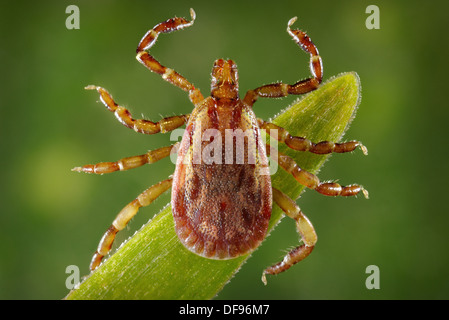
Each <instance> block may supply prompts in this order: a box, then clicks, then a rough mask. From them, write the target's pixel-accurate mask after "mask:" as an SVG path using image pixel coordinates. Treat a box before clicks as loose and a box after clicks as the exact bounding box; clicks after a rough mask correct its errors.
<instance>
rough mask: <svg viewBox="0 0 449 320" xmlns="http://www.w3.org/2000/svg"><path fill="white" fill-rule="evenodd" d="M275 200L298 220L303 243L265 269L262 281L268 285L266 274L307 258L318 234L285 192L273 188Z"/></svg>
mask: <svg viewBox="0 0 449 320" xmlns="http://www.w3.org/2000/svg"><path fill="white" fill-rule="evenodd" d="M273 201H274V202H275V203H276V204H277V205H278V206H279V207H280V208H281V209H282V210H283V211H284V212H285V214H286V215H287V216H289V217H290V218H292V219H294V220H295V221H296V229H297V230H298V233H299V234H300V235H301V238H302V242H303V244H302V245H300V246H298V247H296V248H295V249H293V250H291V251H290V252H289V253H287V255H286V256H285V257H284V259H283V260H282V261H281V262H279V263H277V264H275V265H273V266H271V267H269V268H267V269H265V270H264V271H263V273H262V282H263V283H264V284H265V285H266V284H267V279H266V274H278V273H281V272H284V271H285V270H287V269H289V268H290V267H291V266H292V265H294V264H295V263H298V262H299V261H301V260H303V259H305V258H306V257H307V256H308V255H309V254H310V253H311V252H312V250H313V248H314V247H315V244H316V241H317V235H316V233H315V229H314V228H313V225H312V223H311V222H310V221H309V219H307V217H306V216H305V215H304V214H303V213H302V211H301V209H300V208H299V207H298V206H297V205H296V203H295V202H294V201H293V200H292V199H290V198H289V197H288V196H287V195H286V194H285V193H283V192H282V191H279V190H277V189H275V188H273Z"/></svg>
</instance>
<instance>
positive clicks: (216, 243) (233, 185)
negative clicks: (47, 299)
mask: <svg viewBox="0 0 449 320" xmlns="http://www.w3.org/2000/svg"><path fill="white" fill-rule="evenodd" d="M190 13H191V18H192V19H191V20H190V21H188V20H186V19H184V18H172V19H169V20H167V21H165V22H162V23H160V24H158V25H156V26H155V27H154V28H153V29H151V30H150V31H148V32H147V33H146V34H145V36H144V37H143V38H142V40H141V41H140V43H139V45H138V47H137V56H136V58H137V60H138V61H139V62H140V63H142V64H143V65H144V66H145V67H146V68H148V69H149V70H151V71H153V72H155V73H158V74H160V75H161V76H162V78H163V79H164V80H166V81H168V82H170V83H172V84H173V85H175V86H177V87H179V88H181V89H182V90H184V91H186V92H187V93H188V96H189V99H190V101H191V102H192V103H193V105H194V109H193V111H192V113H191V114H189V115H181V116H174V117H169V118H165V119H162V120H160V121H159V122H152V121H149V120H143V119H134V118H132V116H131V114H130V113H129V111H128V110H127V109H125V108H123V107H121V106H119V105H118V104H117V103H116V102H115V101H114V99H113V98H112V96H111V95H110V94H109V93H108V92H107V91H106V90H105V89H103V88H102V87H98V86H87V87H86V89H89V90H97V91H98V93H99V94H100V99H101V101H102V102H103V104H104V105H105V106H106V108H107V109H108V110H109V111H111V112H113V113H114V114H115V116H116V117H117V119H118V120H119V121H120V122H121V123H122V124H123V125H125V126H126V127H128V128H131V129H133V130H135V131H136V132H140V133H144V134H155V133H159V132H168V131H171V130H174V129H176V128H178V127H180V126H182V125H184V124H185V125H186V130H185V132H184V135H183V138H182V140H181V142H180V143H179V144H174V145H171V146H167V147H164V148H160V149H157V150H152V151H148V152H147V153H145V154H142V155H139V156H132V157H127V158H123V159H121V160H119V161H115V162H102V163H98V164H95V165H85V166H83V167H76V168H74V169H73V170H74V171H79V172H87V173H96V174H103V173H109V172H114V171H123V170H128V169H133V168H137V167H139V166H142V165H144V164H150V163H153V162H155V161H159V160H161V159H163V158H165V157H168V156H169V155H170V153H171V152H177V153H178V157H177V163H176V168H175V172H174V174H173V176H172V177H169V178H168V179H166V180H164V181H162V182H160V183H158V184H156V185H154V186H151V187H150V188H148V189H146V190H145V191H143V192H142V193H141V194H140V195H139V196H137V198H136V199H134V200H133V201H131V202H130V203H129V204H127V205H126V206H125V207H124V208H123V209H122V210H121V211H120V212H119V213H118V215H117V217H116V218H115V220H114V221H113V223H112V225H111V226H110V227H109V228H108V229H107V231H106V232H105V234H104V236H103V238H102V239H101V241H100V243H99V245H98V248H97V251H96V252H95V254H94V256H93V258H92V262H91V265H90V268H91V270H95V269H96V268H97V267H98V266H99V265H100V263H101V261H102V259H103V257H104V256H105V255H107V254H108V253H109V251H110V250H111V247H112V244H113V241H114V239H115V236H116V234H117V232H119V231H120V230H122V229H123V228H124V227H125V226H126V225H127V224H128V222H129V221H130V220H131V219H132V218H133V217H134V216H135V215H136V213H137V212H138V210H139V208H141V207H143V206H148V205H149V204H150V203H151V202H152V201H153V200H154V199H156V198H157V197H158V196H159V195H160V194H162V193H163V192H165V191H167V190H169V189H170V188H171V191H172V196H171V204H172V211H173V218H174V222H175V230H176V233H177V235H178V237H179V240H180V241H181V242H182V243H183V244H184V246H185V247H186V248H187V249H189V250H190V251H192V252H194V253H195V254H198V255H201V256H203V257H205V258H211V259H232V258H235V257H238V256H241V255H244V254H247V253H249V252H251V251H252V250H254V249H255V248H257V247H258V246H259V245H260V243H261V242H262V241H263V239H264V238H265V236H266V232H267V228H268V223H269V220H270V217H271V211H272V206H273V203H275V204H276V205H278V206H279V207H280V208H281V209H282V210H283V211H284V212H285V214H286V215H287V216H289V217H291V218H292V219H294V220H295V221H296V228H297V231H298V233H299V234H300V236H301V242H302V243H301V244H300V245H299V246H298V247H296V248H295V249H293V250H291V251H290V252H288V253H287V255H286V256H285V257H284V259H283V260H282V261H281V262H279V263H277V264H275V265H273V266H271V267H269V268H267V269H265V270H264V272H263V274H262V280H263V281H264V283H266V274H278V273H280V272H283V271H285V270H287V269H288V268H290V267H291V266H292V265H293V264H295V263H297V262H299V261H301V260H303V259H304V258H305V257H307V256H308V255H309V254H310V253H311V252H312V250H313V248H314V246H315V243H316V241H317V236H316V233H315V230H314V228H313V226H312V224H311V222H310V221H309V219H308V218H307V217H306V216H305V215H304V214H303V213H302V211H301V210H300V209H299V207H298V206H297V204H296V203H295V202H294V201H293V200H292V199H290V198H289V197H288V196H287V195H285V194H284V193H283V192H281V191H280V190H277V189H275V188H272V186H271V180H270V172H269V167H268V159H267V157H268V155H270V156H271V158H272V160H274V161H277V162H278V164H279V166H280V168H282V169H283V170H285V171H287V172H288V173H290V174H291V175H292V176H293V177H294V178H295V179H296V180H297V181H298V182H299V183H301V184H303V185H304V186H306V187H308V188H310V189H313V190H316V191H318V192H319V193H321V194H324V195H328V196H354V195H357V194H358V193H360V192H363V194H364V195H365V196H367V192H366V190H365V189H363V188H362V187H361V186H359V185H356V184H354V185H349V186H341V185H340V184H338V183H333V182H332V183H329V182H321V181H320V180H319V179H318V177H316V176H315V175H313V174H311V173H309V172H307V171H305V170H303V169H301V168H300V167H299V166H298V165H297V164H296V163H295V162H294V161H293V159H292V158H290V157H288V156H287V155H284V154H281V153H279V152H277V150H273V147H270V146H269V145H266V144H265V142H264V141H263V139H262V138H261V132H260V131H261V129H264V130H267V132H268V131H269V132H268V133H270V134H271V133H272V132H273V131H275V132H276V133H277V134H275V135H274V137H276V139H277V140H278V141H279V142H281V143H285V144H286V145H287V146H288V147H290V148H291V149H294V150H297V151H302V152H312V153H316V154H328V153H332V152H336V153H343V152H351V151H353V150H354V149H356V148H357V147H360V148H361V149H362V151H363V152H364V153H366V148H365V147H364V146H363V145H361V144H360V143H359V142H358V141H349V142H345V143H334V142H329V141H321V142H318V143H314V142H312V141H310V140H308V139H307V138H306V137H296V136H292V135H290V134H289V133H288V132H287V131H286V130H285V129H283V128H281V127H278V126H276V125H274V124H272V123H269V122H265V121H264V120H262V119H258V118H257V117H256V115H255V113H254V111H253V105H254V103H255V102H256V101H257V99H258V98H259V97H266V98H273V97H284V96H287V95H291V94H294V95H297V94H304V93H307V92H310V91H313V90H315V89H316V88H318V86H319V85H320V83H321V81H322V77H323V66H322V61H321V57H320V56H319V53H318V49H317V48H316V46H315V45H314V44H313V43H312V41H311V40H310V38H309V37H308V36H307V35H306V34H305V33H304V32H302V31H300V30H297V29H291V25H292V24H293V23H294V22H295V20H296V18H293V19H291V20H290V21H289V22H288V27H287V32H288V33H289V35H290V36H291V37H292V38H293V40H294V41H295V42H296V43H297V44H298V45H299V46H300V47H301V49H303V50H304V51H305V52H306V53H308V54H310V70H311V73H312V77H310V78H308V79H305V80H301V81H298V82H297V83H294V84H292V85H289V84H284V83H273V84H268V85H264V86H261V87H258V88H256V89H254V90H249V91H248V92H247V93H246V94H245V96H244V98H243V99H240V97H239V91H238V72H237V66H236V64H235V63H234V61H232V60H224V59H218V60H216V61H215V63H214V65H213V68H212V83H211V94H210V96H209V97H207V98H204V97H203V95H202V94H201V92H200V91H199V90H198V89H197V88H195V87H194V86H193V85H192V84H191V83H190V82H189V81H188V80H187V79H186V78H184V77H183V76H181V75H180V74H178V73H177V72H176V71H174V70H173V69H170V68H167V67H165V66H163V65H161V64H160V63H159V62H158V61H157V60H156V59H155V58H154V57H153V56H151V55H150V53H149V50H150V48H151V47H152V46H153V45H154V44H155V43H156V40H157V38H158V36H159V34H161V33H169V32H172V31H176V30H179V29H182V28H185V27H189V26H191V25H192V24H193V22H194V20H195V12H194V11H193V10H192V9H191V11H190ZM274 151H275V152H274Z"/></svg>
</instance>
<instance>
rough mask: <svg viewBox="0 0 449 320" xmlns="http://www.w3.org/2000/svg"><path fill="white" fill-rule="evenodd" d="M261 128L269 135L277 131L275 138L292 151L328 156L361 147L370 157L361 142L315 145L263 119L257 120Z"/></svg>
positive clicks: (322, 142)
mask: <svg viewBox="0 0 449 320" xmlns="http://www.w3.org/2000/svg"><path fill="white" fill-rule="evenodd" d="M257 121H258V123H259V127H260V128H261V129H265V130H266V131H267V133H268V134H271V133H272V131H271V130H276V136H275V137H274V138H275V139H276V140H278V141H279V142H283V143H285V144H286V145H287V147H289V148H290V149H293V150H297V151H308V152H311V153H315V154H328V153H345V152H351V151H354V150H355V149H356V148H357V147H359V148H360V149H361V150H362V152H363V154H365V155H368V149H367V148H366V147H365V146H364V145H363V144H362V143H361V142H359V141H349V142H343V143H335V142H331V141H321V142H318V143H314V142H312V141H310V140H309V139H306V138H303V137H297V136H292V135H291V134H290V133H288V131H287V130H285V129H284V128H282V127H279V126H277V125H275V124H274V123H271V122H266V121H264V120H262V119H257Z"/></svg>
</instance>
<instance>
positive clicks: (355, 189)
mask: <svg viewBox="0 0 449 320" xmlns="http://www.w3.org/2000/svg"><path fill="white" fill-rule="evenodd" d="M267 154H268V155H270V156H271V159H273V160H274V161H276V162H277V163H278V164H279V166H280V167H281V168H283V169H284V170H285V171H287V172H288V173H290V174H291V175H292V176H293V177H294V178H295V179H296V181H298V182H299V183H300V184H302V185H303V186H305V187H307V188H310V189H313V190H315V191H317V192H319V193H321V194H324V195H325V196H343V197H348V196H356V195H357V194H359V193H360V192H362V193H363V195H364V196H365V198H367V199H368V191H367V190H366V189H364V188H363V187H362V186H360V185H358V184H352V185H349V186H341V185H340V184H338V183H336V182H321V181H320V179H319V178H318V177H317V176H316V175H314V174H312V173H310V172H308V171H306V170H304V169H302V168H301V167H299V166H298V165H297V164H296V162H295V160H293V159H292V158H290V157H289V156H287V155H285V154H283V153H281V152H279V151H278V150H276V149H274V148H273V147H271V146H269V145H267Z"/></svg>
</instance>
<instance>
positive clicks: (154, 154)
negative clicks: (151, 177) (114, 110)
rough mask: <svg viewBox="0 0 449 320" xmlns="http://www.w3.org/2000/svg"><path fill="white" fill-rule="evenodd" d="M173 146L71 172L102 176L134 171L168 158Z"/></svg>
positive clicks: (83, 167) (78, 168)
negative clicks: (116, 172)
mask: <svg viewBox="0 0 449 320" xmlns="http://www.w3.org/2000/svg"><path fill="white" fill-rule="evenodd" d="M174 146H175V145H171V146H168V147H163V148H160V149H156V150H151V151H148V152H147V153H145V154H142V155H140V156H132V157H127V158H123V159H120V160H119V161H116V162H100V163H97V164H88V165H85V166H82V167H75V168H73V169H72V171H77V172H86V173H96V174H103V173H110V172H114V171H125V170H129V169H134V168H137V167H140V166H143V165H144V164H147V163H148V164H151V163H155V162H156V161H159V160H161V159H163V158H165V157H168V156H169V155H170V153H171V151H172V149H173V147H174Z"/></svg>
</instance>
